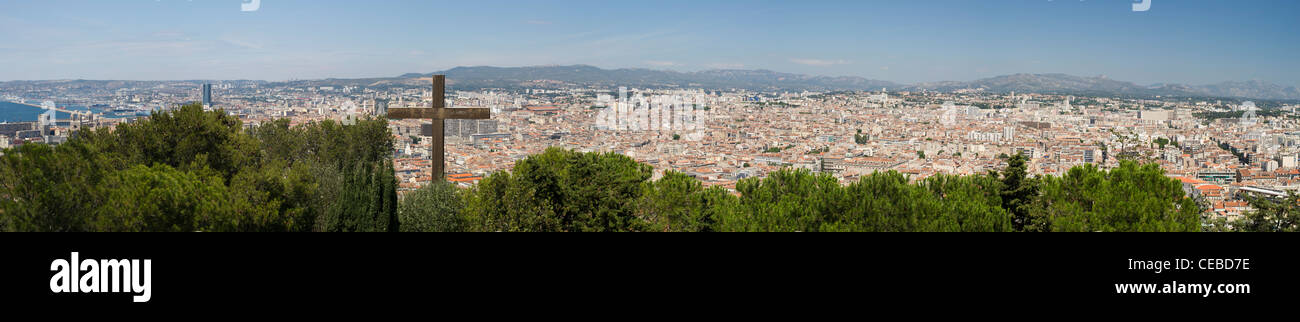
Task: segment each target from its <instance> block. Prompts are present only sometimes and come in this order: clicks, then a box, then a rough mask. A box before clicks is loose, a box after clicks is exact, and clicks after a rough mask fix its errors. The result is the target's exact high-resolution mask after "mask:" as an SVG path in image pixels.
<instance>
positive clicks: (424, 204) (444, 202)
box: [397, 183, 468, 232]
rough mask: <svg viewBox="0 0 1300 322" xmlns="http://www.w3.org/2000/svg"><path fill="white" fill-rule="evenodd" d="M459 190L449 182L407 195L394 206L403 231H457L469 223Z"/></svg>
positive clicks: (435, 184)
mask: <svg viewBox="0 0 1300 322" xmlns="http://www.w3.org/2000/svg"><path fill="white" fill-rule="evenodd" d="M464 208H465V203H464V200H463V199H462V197H461V191H460V189H457V188H456V186H455V185H452V184H450V183H433V184H430V185H427V186H425V187H424V188H421V189H420V190H416V191H413V192H410V193H407V194H406V196H404V197H402V200H401V202H400V203H398V205H397V215H398V217H399V218H400V220H399V221H400V222H401V223H402V226H401V231H402V232H458V231H465V230H466V229H467V228H468V227H467V226H468V224H467V223H466V221H465V217H464V216H463V215H462V209H464Z"/></svg>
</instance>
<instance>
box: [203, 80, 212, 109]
mask: <svg viewBox="0 0 1300 322" xmlns="http://www.w3.org/2000/svg"><path fill="white" fill-rule="evenodd" d="M203 106H205V107H210V106H212V84H206V83H205V84H203Z"/></svg>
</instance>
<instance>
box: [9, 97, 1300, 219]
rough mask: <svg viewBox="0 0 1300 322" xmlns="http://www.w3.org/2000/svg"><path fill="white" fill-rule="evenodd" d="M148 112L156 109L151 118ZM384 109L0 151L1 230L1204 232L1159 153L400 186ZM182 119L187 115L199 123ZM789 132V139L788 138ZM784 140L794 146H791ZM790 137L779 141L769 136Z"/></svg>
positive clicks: (564, 154)
mask: <svg viewBox="0 0 1300 322" xmlns="http://www.w3.org/2000/svg"><path fill="white" fill-rule="evenodd" d="M155 120H159V121H158V122H159V124H154V122H155ZM386 123H387V122H386V121H385V120H383V119H369V120H361V121H359V122H358V123H357V125H351V126H344V125H340V124H338V123H336V122H333V121H324V122H316V123H310V124H306V125H302V126H296V127H291V126H290V125H289V123H288V121H285V120H280V121H275V122H271V123H267V124H263V125H261V126H258V127H254V128H252V129H250V130H247V131H244V130H241V129H242V126H241V125H240V124H238V122H237V121H236V122H234V123H231V119H229V118H228V116H224V113H222V112H203V111H201V110H199V109H197V108H195V107H186V108H183V109H181V110H179V111H175V112H167V113H161V114H158V115H155V116H154V117H153V118H150V119H147V120H142V121H141V122H139V123H138V124H133V125H130V126H124V127H123V129H121V130H119V131H113V132H110V131H107V130H98V131H90V132H85V133H82V134H80V135H78V136H77V137H76V138H74V139H72V140H70V141H69V142H67V143H65V144H63V145H60V146H58V147H49V146H45V145H41V144H29V145H24V146H22V147H19V148H15V149H9V150H6V151H5V153H4V155H3V156H0V230H6V231H13V230H17V231H571V232H580V231H690V232H713V231H805V232H815V231H1197V230H1200V229H1201V223H1200V216H1199V208H1198V206H1197V205H1196V204H1195V203H1194V202H1193V201H1192V200H1190V199H1188V198H1187V197H1185V196H1184V194H1183V192H1182V189H1181V185H1180V184H1179V183H1178V182H1177V181H1176V180H1172V179H1169V178H1167V177H1165V176H1164V171H1163V170H1161V169H1160V168H1159V167H1158V166H1156V165H1153V164H1152V165H1145V166H1139V165H1138V164H1137V163H1134V162H1123V163H1122V164H1121V166H1120V167H1119V168H1117V169H1114V170H1111V171H1102V170H1099V169H1097V168H1096V167H1094V166H1092V165H1085V166H1082V167H1076V168H1074V169H1071V170H1070V171H1069V173H1067V174H1066V175H1065V176H1064V177H1060V178H1056V177H1039V178H1030V177H1029V176H1028V175H1027V168H1028V166H1027V165H1026V160H1025V158H1024V157H1023V156H1020V155H1017V156H1014V157H1012V156H1008V157H1006V159H1007V161H1008V167H1007V168H1006V169H1005V170H1004V171H1002V172H1000V173H989V174H986V175H975V176H949V175H938V176H933V177H930V178H927V179H924V180H920V181H917V182H913V180H912V179H911V178H909V177H907V176H906V175H903V174H900V173H898V172H892V171H891V172H883V173H874V174H871V175H867V176H863V177H861V178H860V179H859V180H858V181H857V182H854V183H852V184H849V185H847V186H845V185H843V184H842V183H841V182H839V181H838V180H837V179H836V178H835V177H833V176H831V175H828V174H817V173H813V172H810V171H808V170H791V169H783V170H780V171H776V172H773V173H770V174H769V175H768V176H767V177H766V178H749V179H744V180H741V181H740V182H738V183H737V185H736V192H731V191H728V190H727V189H725V188H722V187H711V188H705V187H704V185H703V184H702V183H701V182H700V181H699V180H696V179H694V178H691V177H690V176H688V175H686V174H684V173H680V172H674V171H668V172H666V173H665V174H664V176H663V178H661V179H659V180H650V179H651V177H652V176H653V171H652V168H651V167H650V166H649V165H645V164H641V163H638V162H636V161H635V160H633V159H631V158H629V157H627V156H623V155H619V154H614V153H580V152H576V151H570V150H563V149H558V148H552V149H548V150H547V151H546V152H545V153H542V154H539V155H534V156H531V157H529V158H527V159H524V160H521V161H519V162H517V163H516V164H515V166H514V168H513V169H512V170H511V171H502V172H498V173H495V174H492V175H490V176H488V177H487V178H485V179H483V180H482V181H481V182H480V183H479V184H478V185H477V186H475V187H473V188H470V189H465V190H461V189H459V188H456V187H455V186H454V185H452V184H448V183H437V184H433V185H430V186H427V187H425V188H423V189H420V190H417V191H414V192H411V193H409V194H408V195H406V196H405V198H404V199H403V200H400V201H399V200H398V198H397V193H396V190H397V180H396V178H395V176H394V171H393V168H392V160H391V155H392V154H391V150H390V147H391V145H392V140H393V138H392V136H391V134H390V133H389V131H388V129H387V125H386ZM185 129H197V130H194V131H193V132H194V133H203V134H204V135H202V136H200V135H196V134H194V133H190V132H187V131H186V130H185ZM791 147H792V146H791ZM785 148H789V147H785ZM776 149H783V148H776ZM1296 199H1297V197H1295V196H1293V197H1292V199H1290V200H1288V201H1283V202H1272V203H1269V202H1270V201H1267V200H1265V201H1256V202H1257V203H1258V204H1259V206H1257V207H1258V208H1260V211H1259V212H1257V213H1254V214H1251V215H1250V216H1249V220H1248V221H1247V222H1245V223H1243V224H1240V225H1239V227H1238V228H1239V229H1240V230H1262V231H1278V230H1294V229H1295V228H1296V222H1297V220H1296V217H1295V214H1296V213H1300V211H1296V210H1295V209H1296V208H1297V207H1300V206H1297V202H1298V201H1297V200H1296Z"/></svg>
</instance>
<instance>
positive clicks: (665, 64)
mask: <svg viewBox="0 0 1300 322" xmlns="http://www.w3.org/2000/svg"><path fill="white" fill-rule="evenodd" d="M645 63H646V64H648V65H651V66H657V67H673V66H681V64H678V63H676V62H671V61H662V60H647V61H646V62H645Z"/></svg>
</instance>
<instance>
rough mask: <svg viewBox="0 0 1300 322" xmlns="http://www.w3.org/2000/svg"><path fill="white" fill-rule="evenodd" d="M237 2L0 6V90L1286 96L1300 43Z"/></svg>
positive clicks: (1123, 28) (1255, 20) (1237, 31)
mask: <svg viewBox="0 0 1300 322" xmlns="http://www.w3.org/2000/svg"><path fill="white" fill-rule="evenodd" d="M237 2H239V1H233V0H232V1H215V0H213V1H201V2H190V1H165V0H164V1H128V2H114V3H96V2H84V1H52V2H10V3H5V4H2V5H0V7H3V8H4V9H6V10H3V12H6V13H4V14H0V26H3V27H4V28H3V30H8V31H7V32H0V44H3V45H0V58H3V59H5V60H7V61H22V62H24V63H23V64H11V65H7V66H4V67H0V81H9V80H48V79H106V80H107V79H113V80H188V79H224V80H229V79H257V80H285V79H323V78H367V77H393V76H397V75H401V74H404V73H410V72H420V73H427V72H431V71H437V70H447V69H450V68H453V67H457V66H482V65H490V66H538V65H572V64H587V65H593V66H597V67H601V68H647V69H656V70H674V71H700V70H710V69H749V70H753V69H767V70H776V71H782V72H790V73H797V74H807V75H824V76H857V77H864V78H868V79H878V80H886V81H893V82H900V83H907V84H914V83H921V82H936V81H969V80H974V79H980V78H987V77H995V76H1000V75H1010V74H1017V73H1034V74H1039V73H1064V74H1071V75H1080V76H1097V75H1105V76H1108V77H1109V78H1112V79H1120V80H1126V81H1132V82H1135V83H1138V84H1155V83H1182V84H1194V85H1201V84H1213V83H1219V82H1225V81H1249V80H1260V81H1266V82H1271V83H1276V84H1279V85H1283V86H1297V85H1300V76H1297V75H1300V73H1297V71H1300V62H1297V61H1296V60H1295V59H1292V58H1291V57H1290V56H1291V55H1293V53H1294V52H1297V49H1300V47H1298V46H1300V45H1298V44H1300V41H1297V40H1300V39H1297V36H1296V35H1295V34H1294V33H1290V32H1288V31H1290V30H1294V29H1295V27H1296V23H1295V22H1294V20H1293V19H1289V17H1290V16H1292V15H1293V14H1294V13H1295V12H1297V10H1295V9H1297V8H1298V5H1297V4H1296V3H1293V2H1282V1H1258V2H1252V3H1251V5H1243V4H1241V3H1236V2H1226V1H1178V2H1172V1H1169V2H1161V1H1155V3H1154V4H1153V6H1152V9H1150V10H1149V11H1146V12H1134V11H1132V10H1130V4H1131V3H1133V2H1131V1H1123V0H1115V1H994V2H977V3H971V2H967V1H873V2H866V3H858V2H850V3H846V2H837V1H825V2H817V3H811V4H795V3H786V2H765V3H748V2H726V1H722V2H706V3H686V2H668V3H655V4H638V3H604V2H582V3H572V2H571V3H564V4H555V3H535V2H509V3H502V4H501V5H499V6H492V8H483V7H482V6H469V5H465V4H458V3H442V2H439V3H425V2H408V1H383V2H378V3H371V2H365V3H354V2H347V1H324V2H321V1H314V2H310V3H307V2H302V1H289V0H283V1H279V0H267V1H262V2H261V3H260V8H258V9H259V10H257V11H251V12H245V11H241V10H240V9H239V8H236V7H235V6H234V4H235V3H237ZM54 7H57V8H59V9H60V10H53V8H54ZM576 9H582V10H576ZM832 9H833V10H832ZM593 12H594V13H593ZM602 13H608V14H602ZM619 13H626V14H619ZM431 34H436V35H438V36H433V35H431Z"/></svg>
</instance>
